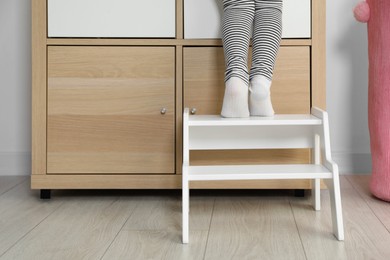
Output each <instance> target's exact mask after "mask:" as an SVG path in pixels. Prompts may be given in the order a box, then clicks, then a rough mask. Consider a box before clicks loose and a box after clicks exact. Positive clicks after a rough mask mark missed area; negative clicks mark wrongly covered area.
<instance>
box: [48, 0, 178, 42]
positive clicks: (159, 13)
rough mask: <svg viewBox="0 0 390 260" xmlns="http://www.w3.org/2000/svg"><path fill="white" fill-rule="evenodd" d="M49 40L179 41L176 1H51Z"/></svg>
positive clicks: (49, 4)
mask: <svg viewBox="0 0 390 260" xmlns="http://www.w3.org/2000/svg"><path fill="white" fill-rule="evenodd" d="M47 2H48V37H152V38H153V37H164V38H174V37H175V23H176V22H175V17H176V15H175V10H176V7H175V4H176V2H175V0H147V1H143V0H47Z"/></svg>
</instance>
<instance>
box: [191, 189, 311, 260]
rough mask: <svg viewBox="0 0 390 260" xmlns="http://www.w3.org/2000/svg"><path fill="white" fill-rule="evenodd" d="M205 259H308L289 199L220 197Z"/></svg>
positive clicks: (216, 205) (211, 226)
mask: <svg viewBox="0 0 390 260" xmlns="http://www.w3.org/2000/svg"><path fill="white" fill-rule="evenodd" d="M191 214H192V213H191ZM190 241H191V237H190ZM190 243H191V242H190ZM204 259H210V260H211V259H305V252H304V250H303V248H302V245H301V242H300V239H299V233H298V232H297V229H296V226H295V220H294V216H293V214H292V212H291V208H290V205H289V201H288V200H287V199H286V198H283V197H282V198H275V197H274V198H263V197H230V196H229V197H220V198H216V201H215V206H214V212H213V218H212V220H211V224H210V230H209V237H208V240H207V249H206V254H205V258H204Z"/></svg>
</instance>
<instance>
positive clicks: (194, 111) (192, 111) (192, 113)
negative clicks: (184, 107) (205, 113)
mask: <svg viewBox="0 0 390 260" xmlns="http://www.w3.org/2000/svg"><path fill="white" fill-rule="evenodd" d="M195 114H196V108H195V107H193V108H191V115H195Z"/></svg>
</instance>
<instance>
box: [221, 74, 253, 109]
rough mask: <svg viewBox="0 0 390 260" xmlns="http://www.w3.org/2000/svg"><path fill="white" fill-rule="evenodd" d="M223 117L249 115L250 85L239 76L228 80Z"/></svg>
mask: <svg viewBox="0 0 390 260" xmlns="http://www.w3.org/2000/svg"><path fill="white" fill-rule="evenodd" d="M221 116H222V117H249V108H248V86H247V84H246V83H245V82H244V81H243V80H241V79H240V78H238V77H231V78H230V79H228V81H226V87H225V96H224V98H223V104H222V112H221Z"/></svg>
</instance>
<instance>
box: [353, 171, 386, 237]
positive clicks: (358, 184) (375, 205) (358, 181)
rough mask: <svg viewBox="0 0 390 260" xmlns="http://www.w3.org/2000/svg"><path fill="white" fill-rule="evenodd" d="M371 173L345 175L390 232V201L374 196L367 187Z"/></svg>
mask: <svg viewBox="0 0 390 260" xmlns="http://www.w3.org/2000/svg"><path fill="white" fill-rule="evenodd" d="M370 177H371V175H354V176H351V175H349V176H346V178H347V179H348V181H349V182H350V183H351V184H352V186H353V187H354V188H355V189H356V190H357V192H358V193H359V194H360V196H362V197H363V199H364V200H365V201H366V202H367V204H368V206H369V207H370V208H371V210H372V211H373V212H374V213H375V215H376V216H377V217H378V218H379V220H380V221H381V222H382V223H383V225H384V226H385V227H386V228H387V231H389V232H390V202H386V201H383V200H380V199H377V198H375V197H374V196H373V195H372V194H371V192H370V189H369V182H370Z"/></svg>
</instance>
